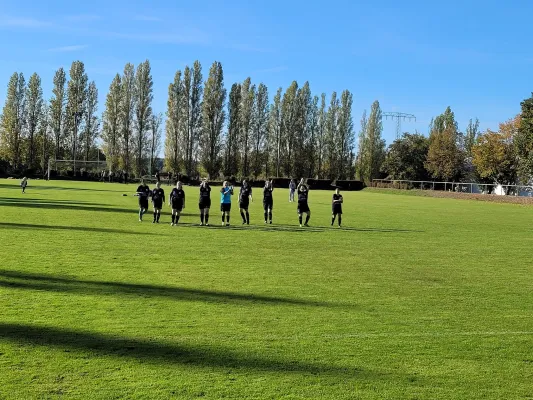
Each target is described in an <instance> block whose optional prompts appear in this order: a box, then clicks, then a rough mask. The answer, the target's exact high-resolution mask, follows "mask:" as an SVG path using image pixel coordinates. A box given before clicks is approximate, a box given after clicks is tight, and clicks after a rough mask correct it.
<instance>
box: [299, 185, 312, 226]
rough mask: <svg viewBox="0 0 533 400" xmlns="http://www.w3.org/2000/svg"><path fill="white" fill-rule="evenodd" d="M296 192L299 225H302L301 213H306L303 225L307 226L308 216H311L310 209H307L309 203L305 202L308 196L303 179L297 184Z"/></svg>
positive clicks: (307, 188)
mask: <svg viewBox="0 0 533 400" xmlns="http://www.w3.org/2000/svg"><path fill="white" fill-rule="evenodd" d="M296 191H297V192H298V210H297V211H298V220H299V221H300V227H302V214H304V213H305V214H306V217H305V226H309V225H308V224H309V218H311V210H310V209H309V204H308V203H307V201H308V197H309V187H308V186H307V185H306V184H305V181H304V179H303V178H302V180H301V181H300V183H299V184H298V188H297V189H296Z"/></svg>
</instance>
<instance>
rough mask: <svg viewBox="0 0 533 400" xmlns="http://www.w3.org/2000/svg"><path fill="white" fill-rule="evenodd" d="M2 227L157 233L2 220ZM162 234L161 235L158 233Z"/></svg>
mask: <svg viewBox="0 0 533 400" xmlns="http://www.w3.org/2000/svg"><path fill="white" fill-rule="evenodd" d="M0 228H11V229H32V230H34V229H44V230H59V231H81V232H97V233H121V234H126V235H149V236H151V235H157V234H156V233H152V232H141V231H127V230H124V229H113V228H93V227H88V226H61V225H38V224H19V223H15V222H0ZM158 236H160V235H158Z"/></svg>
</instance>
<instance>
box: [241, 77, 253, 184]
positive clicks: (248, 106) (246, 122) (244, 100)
mask: <svg viewBox="0 0 533 400" xmlns="http://www.w3.org/2000/svg"><path fill="white" fill-rule="evenodd" d="M254 102H255V85H252V82H251V79H250V78H246V79H245V81H244V82H243V84H242V86H241V107H240V117H241V120H240V128H241V131H240V153H241V155H240V157H241V160H242V163H241V171H240V172H241V176H242V177H247V176H248V175H249V174H250V153H251V144H252V143H251V138H250V137H251V133H252V132H251V128H252V112H253V108H254Z"/></svg>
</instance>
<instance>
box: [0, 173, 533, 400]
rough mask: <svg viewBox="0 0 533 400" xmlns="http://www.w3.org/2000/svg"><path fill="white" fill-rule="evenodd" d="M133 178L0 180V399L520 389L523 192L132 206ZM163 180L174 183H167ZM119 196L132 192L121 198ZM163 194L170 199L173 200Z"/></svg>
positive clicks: (529, 235)
mask: <svg viewBox="0 0 533 400" xmlns="http://www.w3.org/2000/svg"><path fill="white" fill-rule="evenodd" d="M136 187H137V185H132V184H130V185H127V186H126V185H121V184H104V183H91V182H87V183H82V182H60V181H50V182H45V181H35V180H33V181H30V183H29V186H28V188H27V193H26V194H22V193H21V190H20V187H19V186H18V181H13V180H0V254H1V258H0V399H32V398H39V399H41V398H79V399H115V398H116V399H118V398H147V399H148V398H161V399H166V398H184V399H189V398H205V399H218V398H228V399H281V398H287V399H330V398H331V399H404V398H405V399H531V398H533V262H532V258H531V256H532V254H533V231H532V228H531V226H532V225H531V224H532V218H533V207H527V206H520V205H512V204H497V203H486V202H475V201H466V200H453V199H435V198H426V197H417V196H406V195H392V194H389V193H386V192H376V191H368V190H365V191H362V192H344V193H343V195H344V206H343V209H344V215H343V227H342V228H337V227H331V226H330V223H331V196H332V194H333V192H323V191H311V192H310V194H309V205H310V208H311V211H312V216H311V221H310V225H311V226H310V227H309V228H299V226H298V218H297V214H296V204H295V203H289V202H288V191H287V190H282V189H276V190H275V191H274V224H273V225H268V226H265V225H264V222H263V210H262V191H261V189H254V191H255V197H256V198H255V199H254V200H255V201H254V202H253V203H252V204H251V206H250V214H251V225H250V226H244V227H243V226H242V225H241V218H240V216H239V213H238V206H237V196H234V198H233V203H234V204H233V209H232V213H231V216H232V218H231V223H232V226H230V227H221V226H220V224H221V220H220V213H219V193H218V190H219V188H217V187H213V192H212V200H213V206H212V209H211V218H210V224H211V226H210V227H200V226H198V225H199V222H200V220H199V212H198V188H197V187H185V191H186V195H187V198H186V208H185V210H184V215H183V216H182V218H181V220H180V223H179V226H177V227H171V226H170V210H169V208H168V206H167V205H165V208H164V209H163V214H162V216H161V222H160V223H159V224H152V223H151V219H152V217H151V210H150V211H149V212H148V213H147V214H146V216H145V221H144V222H142V223H140V222H138V216H137V212H138V210H137V198H136V197H133V196H132V194H133V193H134V191H135V189H136ZM163 188H164V189H165V192H166V194H167V196H168V194H169V192H170V187H169V186H166V185H164V186H163ZM123 194H127V196H123ZM167 201H168V199H167Z"/></svg>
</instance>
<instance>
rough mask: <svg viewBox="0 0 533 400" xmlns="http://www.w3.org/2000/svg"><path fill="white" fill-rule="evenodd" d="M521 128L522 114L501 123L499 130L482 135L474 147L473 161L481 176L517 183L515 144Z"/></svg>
mask: <svg viewBox="0 0 533 400" xmlns="http://www.w3.org/2000/svg"><path fill="white" fill-rule="evenodd" d="M519 128H520V116H517V117H515V118H514V119H512V120H510V121H507V122H505V123H503V124H500V130H499V132H493V131H491V130H490V129H489V130H487V132H485V133H483V134H482V135H480V136H479V137H478V138H477V140H476V143H475V144H474V146H473V147H472V161H473V164H474V166H475V167H476V170H477V172H478V174H479V176H480V177H481V178H484V179H490V180H491V181H493V182H496V183H500V184H504V185H510V184H515V183H516V178H517V162H516V160H517V157H516V149H515V145H514V138H515V137H516V135H517V133H518V130H519Z"/></svg>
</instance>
